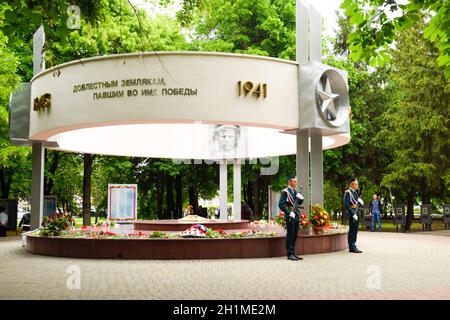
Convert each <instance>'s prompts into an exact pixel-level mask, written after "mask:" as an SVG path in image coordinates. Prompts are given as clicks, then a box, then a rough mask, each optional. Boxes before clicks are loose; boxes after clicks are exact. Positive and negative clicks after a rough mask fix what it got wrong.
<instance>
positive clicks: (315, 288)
mask: <svg viewBox="0 0 450 320" xmlns="http://www.w3.org/2000/svg"><path fill="white" fill-rule="evenodd" d="M358 247H359V248H360V249H361V250H363V251H364V253H362V254H351V253H349V252H347V251H341V252H335V253H329V254H321V255H306V256H304V260H303V261H298V262H293V261H288V260H287V259H286V258H284V257H283V258H267V259H242V260H239V259H230V260H187V261H186V260H183V261H156V260H87V259H69V258H57V257H46V256H39V255H32V254H29V253H27V252H26V251H25V248H23V247H22V245H21V239H20V237H11V238H6V239H5V238H2V240H1V241H0V274H1V275H2V277H3V279H2V285H1V286H0V299H163V300H164V299H194V300H200V299H213V300H214V299H231V300H234V299H239V300H241V299H242V300H247V299H276V300H279V299H280V300H281V299H283V300H284V299H295V300H297V299H324V300H325V299H327V300H328V299H450V237H448V236H435V235H432V233H428V234H402V233H370V232H360V233H359V235H358ZM71 265H76V266H79V267H80V270H81V277H80V279H81V289H79V290H77V289H72V290H70V289H68V288H67V285H66V282H67V280H68V279H69V277H70V276H71V275H70V274H69V273H67V268H68V267H69V266H71ZM374 269H375V270H378V271H379V275H380V277H379V278H378V279H380V281H379V282H378V283H379V284H380V286H379V288H377V287H376V286H375V287H374V286H373V285H371V284H373V283H374V282H373V281H372V280H373V279H374V278H373V277H374V274H373V273H371V272H373V270H374ZM371 270H372V271H371ZM368 283H369V285H368Z"/></svg>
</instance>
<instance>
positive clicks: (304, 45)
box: [295, 0, 309, 64]
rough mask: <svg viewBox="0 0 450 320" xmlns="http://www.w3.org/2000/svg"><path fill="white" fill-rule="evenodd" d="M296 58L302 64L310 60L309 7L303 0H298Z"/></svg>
mask: <svg viewBox="0 0 450 320" xmlns="http://www.w3.org/2000/svg"><path fill="white" fill-rule="evenodd" d="M296 13H297V19H296V25H295V27H296V32H297V41H296V50H295V55H296V60H297V61H298V62H299V63H300V64H302V63H306V62H308V61H309V45H308V31H309V30H308V20H309V19H308V8H306V6H305V5H304V3H303V1H301V0H297V1H296Z"/></svg>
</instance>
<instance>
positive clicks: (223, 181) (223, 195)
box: [219, 160, 228, 220]
mask: <svg viewBox="0 0 450 320" xmlns="http://www.w3.org/2000/svg"><path fill="white" fill-rule="evenodd" d="M219 179H220V191H219V192H220V193H219V208H220V220H228V211H227V207H228V193H227V192H228V191H227V183H228V177H227V160H221V162H220V168H219Z"/></svg>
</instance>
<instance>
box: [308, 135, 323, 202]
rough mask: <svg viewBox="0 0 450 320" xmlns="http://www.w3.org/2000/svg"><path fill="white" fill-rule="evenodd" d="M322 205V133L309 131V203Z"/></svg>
mask: <svg viewBox="0 0 450 320" xmlns="http://www.w3.org/2000/svg"><path fill="white" fill-rule="evenodd" d="M316 203H319V204H321V205H322V206H323V151H322V134H321V133H320V132H311V205H315V204H316Z"/></svg>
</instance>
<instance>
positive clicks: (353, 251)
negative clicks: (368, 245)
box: [350, 249, 362, 253]
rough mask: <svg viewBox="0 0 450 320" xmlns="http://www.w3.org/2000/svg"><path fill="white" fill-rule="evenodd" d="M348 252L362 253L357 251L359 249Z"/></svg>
mask: <svg viewBox="0 0 450 320" xmlns="http://www.w3.org/2000/svg"><path fill="white" fill-rule="evenodd" d="M350 252H353V253H362V251H361V250H359V249H355V250H350Z"/></svg>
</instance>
